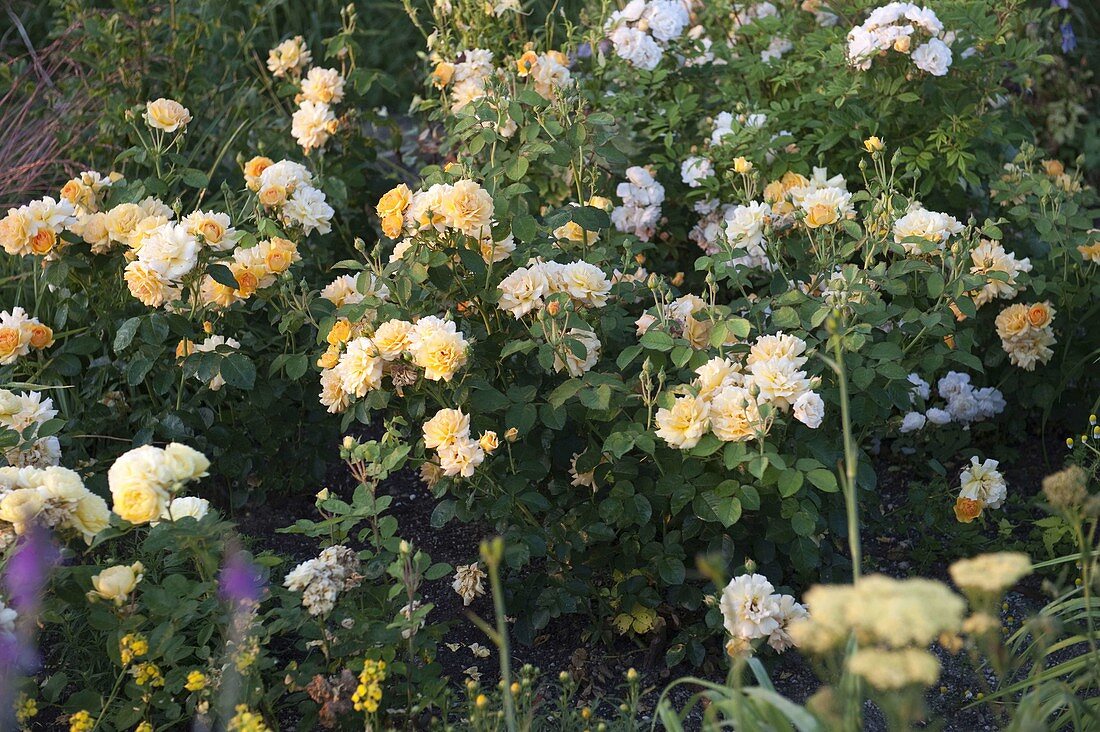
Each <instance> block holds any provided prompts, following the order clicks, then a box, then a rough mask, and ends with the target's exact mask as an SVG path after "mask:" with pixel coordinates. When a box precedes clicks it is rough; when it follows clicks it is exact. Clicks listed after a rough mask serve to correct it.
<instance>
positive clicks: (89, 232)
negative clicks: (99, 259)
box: [80, 213, 110, 254]
mask: <svg viewBox="0 0 1100 732" xmlns="http://www.w3.org/2000/svg"><path fill="white" fill-rule="evenodd" d="M80 223H81V228H80V238H82V239H83V240H84V242H85V243H86V244H91V245H92V253H93V254H99V253H100V252H102V251H103V250H105V249H106V248H107V246H108V245H109V244H110V232H108V231H107V214H105V213H94V214H89V215H88V216H85V217H84V218H83V219H82V220H81V222H80Z"/></svg>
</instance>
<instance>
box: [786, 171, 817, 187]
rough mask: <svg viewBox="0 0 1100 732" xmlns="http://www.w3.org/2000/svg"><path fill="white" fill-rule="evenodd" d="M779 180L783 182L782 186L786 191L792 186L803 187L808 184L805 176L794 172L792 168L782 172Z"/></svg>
mask: <svg viewBox="0 0 1100 732" xmlns="http://www.w3.org/2000/svg"><path fill="white" fill-rule="evenodd" d="M779 181H780V182H781V183H782V184H783V188H784V189H786V190H788V191H789V190H791V189H792V188H804V187H806V186H808V185H809V184H810V181H809V180H807V179H806V176H804V175H800V174H798V173H795V172H794V171H793V170H788V171H787V172H786V173H784V174H783V177H782V178H780V179H779Z"/></svg>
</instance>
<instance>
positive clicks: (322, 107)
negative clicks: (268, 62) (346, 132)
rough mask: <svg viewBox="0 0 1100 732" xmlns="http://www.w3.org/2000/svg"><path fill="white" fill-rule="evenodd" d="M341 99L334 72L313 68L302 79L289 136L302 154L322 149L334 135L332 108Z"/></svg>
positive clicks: (341, 83) (340, 82) (335, 125)
mask: <svg viewBox="0 0 1100 732" xmlns="http://www.w3.org/2000/svg"><path fill="white" fill-rule="evenodd" d="M273 50H274V49H273ZM307 57H308V52H307ZM343 100H344V77H343V75H341V74H340V72H339V71H337V70H336V69H326V68H322V67H320V66H314V67H313V68H311V69H310V70H309V72H308V73H307V74H306V76H305V78H304V79H302V89H301V91H300V92H299V93H298V94H297V96H295V97H294V102H295V103H296V104H297V105H298V109H296V110H295V111H294V114H293V115H291V118H290V134H292V135H293V136H294V139H295V141H296V142H297V143H298V145H300V146H301V148H302V152H304V153H305V154H306V155H309V154H310V153H312V152H313V151H314V150H320V149H323V148H324V146H325V145H326V144H327V143H328V141H329V138H330V137H331V136H332V135H333V134H334V133H335V132H336V130H337V128H338V127H339V121H338V120H337V118H336V112H335V111H334V107H335V106H336V105H337V104H339V103H340V102H342V101H343Z"/></svg>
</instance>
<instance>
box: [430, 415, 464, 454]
mask: <svg viewBox="0 0 1100 732" xmlns="http://www.w3.org/2000/svg"><path fill="white" fill-rule="evenodd" d="M469 434H470V417H469V416H468V415H465V414H463V413H462V410H460V409H440V410H439V411H438V412H436V413H435V416H434V417H432V418H431V419H430V420H428V421H427V422H425V423H424V447H427V448H434V447H445V446H447V445H452V444H454V443H455V442H456V441H457V440H459V439H460V438H463V437H467V436H469Z"/></svg>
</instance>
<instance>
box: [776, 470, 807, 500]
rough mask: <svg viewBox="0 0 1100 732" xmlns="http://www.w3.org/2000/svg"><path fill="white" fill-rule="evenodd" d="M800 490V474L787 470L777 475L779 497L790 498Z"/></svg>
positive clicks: (796, 471)
mask: <svg viewBox="0 0 1100 732" xmlns="http://www.w3.org/2000/svg"><path fill="white" fill-rule="evenodd" d="M801 488H802V472H801V471H799V470H795V469H794V468H787V469H786V470H784V471H783V472H782V473H780V474H779V495H781V496H783V497H784V498H790V497H791V496H793V495H794V494H795V493H798V491H799V489H801Z"/></svg>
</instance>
